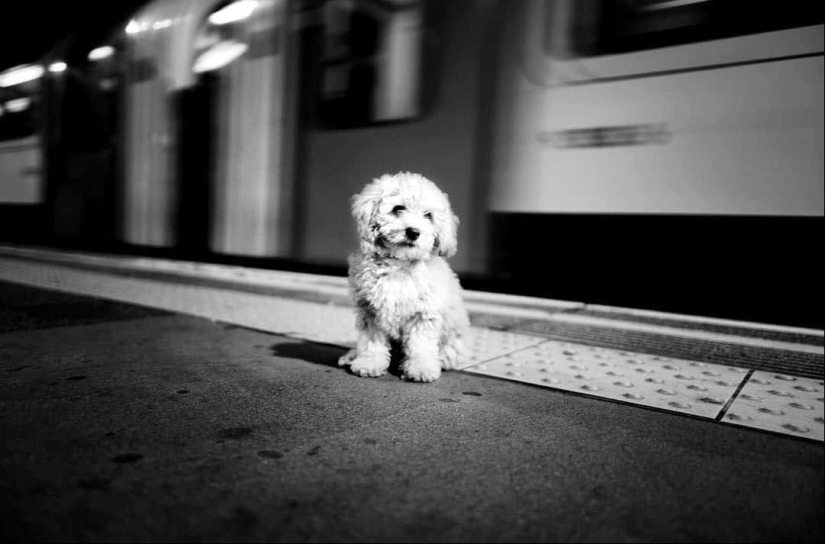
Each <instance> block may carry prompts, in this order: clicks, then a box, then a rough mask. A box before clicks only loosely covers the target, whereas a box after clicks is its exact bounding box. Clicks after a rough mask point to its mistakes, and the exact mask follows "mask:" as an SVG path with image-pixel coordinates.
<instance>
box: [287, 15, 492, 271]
mask: <svg viewBox="0 0 825 544" xmlns="http://www.w3.org/2000/svg"><path fill="white" fill-rule="evenodd" d="M491 6H492V3H491V2H475V1H459V0H451V1H450V2H440V1H423V0H391V1H383V2H375V1H370V0H329V1H315V2H306V3H304V8H305V12H304V13H303V14H302V21H303V28H304V31H303V40H302V63H301V66H302V68H303V69H304V77H302V82H301V95H302V97H304V99H305V103H304V107H303V108H302V111H303V115H302V119H301V140H300V141H301V151H300V167H299V180H300V184H299V193H298V201H297V202H298V206H299V210H300V213H299V218H300V228H299V232H297V233H296V234H297V240H298V242H297V247H296V249H297V252H296V253H297V256H298V257H299V258H300V259H301V260H302V261H304V262H309V263H313V264H321V265H332V266H341V265H343V264H345V263H346V256H347V254H348V253H349V252H350V251H351V250H352V249H353V248H354V247H355V246H356V243H355V237H354V232H355V229H354V226H353V225H352V222H351V219H350V214H349V207H350V205H349V198H350V196H351V195H353V194H354V193H356V192H358V191H359V190H360V189H361V188H362V187H363V185H364V184H366V183H367V182H369V181H371V180H372V179H373V178H376V177H379V176H380V175H382V174H385V173H395V172H398V171H414V172H418V173H421V174H423V175H424V176H426V177H428V178H430V179H432V180H433V181H435V182H436V183H437V184H438V185H439V186H440V187H441V188H442V189H443V190H444V191H445V192H447V193H448V194H449V196H450V201H451V204H452V206H453V208H454V210H455V211H456V213H457V214H458V216H459V217H460V219H461V227H460V233H459V251H458V254H457V255H456V256H455V257H454V258H453V261H452V262H453V265H454V267H455V268H456V269H457V270H459V271H460V272H472V271H479V270H480V268H481V267H482V266H483V257H482V253H483V251H484V248H485V243H486V238H485V236H486V234H485V231H484V226H485V212H484V210H483V206H482V205H480V204H483V194H484V189H485V188H484V183H483V181H482V177H483V175H482V174H480V172H479V160H480V156H479V154H480V153H483V150H480V149H479V141H480V140H481V139H482V136H483V116H482V109H483V108H484V106H485V99H486V98H487V96H486V92H487V89H488V86H486V85H484V84H483V83H482V81H483V78H484V76H485V75H487V72H486V68H487V67H488V65H489V62H490V60H491V59H489V58H485V56H484V53H485V51H486V47H485V38H487V37H488V36H487V34H486V32H487V30H488V23H489V21H490V15H491Z"/></svg>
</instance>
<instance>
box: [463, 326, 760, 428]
mask: <svg viewBox="0 0 825 544" xmlns="http://www.w3.org/2000/svg"><path fill="white" fill-rule="evenodd" d="M574 356H575V362H571V361H570V359H571V357H574ZM508 365H517V366H518V370H519V371H518V373H517V374H516V373H514V372H513V366H508ZM465 370H466V371H467V372H471V373H474V374H483V375H487V376H495V377H499V378H504V379H508V380H514V381H520V382H525V383H532V384H535V385H540V386H543V387H549V388H552V389H563V390H565V391H573V392H576V393H580V394H584V395H589V396H594V397H600V398H608V399H612V400H617V401H621V402H626V403H633V404H639V405H643V406H650V407H655V408H659V409H662V410H668V411H672V412H681V413H687V414H691V415H695V416H698V417H704V418H708V419H714V418H716V417H717V416H718V415H719V413H720V411H721V409H722V408H723V406H724V405H725V404H726V403H727V402H728V401H729V400H730V398H731V397H732V395H733V393H734V392H735V391H736V388H737V387H738V386H739V384H740V383H741V382H742V380H743V379H744V378H745V376H746V374H745V373H743V372H741V369H739V368H733V367H728V366H724V365H715V364H711V363H704V362H701V361H688V360H682V359H672V358H667V357H660V356H656V355H646V354H640V353H631V352H627V351H619V350H612V349H609V348H596V347H591V346H586V345H579V344H571V343H569V342H557V341H555V340H546V341H544V342H541V343H539V344H535V345H532V346H529V347H525V348H524V349H521V350H519V351H515V352H513V353H509V354H508V355H507V356H506V357H496V358H489V359H488V360H487V361H486V362H485V363H484V365H483V366H482V365H473V366H469V367H467V368H465ZM508 373H509V374H508Z"/></svg>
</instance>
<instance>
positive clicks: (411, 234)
mask: <svg viewBox="0 0 825 544" xmlns="http://www.w3.org/2000/svg"><path fill="white" fill-rule="evenodd" d="M420 235H421V231H420V230H418V229H414V228H412V227H407V238H409V239H410V240H418V237H419V236H420Z"/></svg>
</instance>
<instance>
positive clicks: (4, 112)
mask: <svg viewBox="0 0 825 544" xmlns="http://www.w3.org/2000/svg"><path fill="white" fill-rule="evenodd" d="M42 74H43V70H42V67H40V66H26V67H19V68H15V69H12V70H7V71H6V72H4V73H3V74H2V80H0V141H8V140H19V139H22V138H27V137H29V136H34V135H36V134H37V132H38V129H39V127H38V122H39V115H40V102H39V100H40V92H39V89H40V78H41V76H42Z"/></svg>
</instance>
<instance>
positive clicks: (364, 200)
mask: <svg viewBox="0 0 825 544" xmlns="http://www.w3.org/2000/svg"><path fill="white" fill-rule="evenodd" d="M379 202H381V188H380V187H379V186H378V184H377V183H370V184H369V185H367V186H366V187H364V189H363V190H362V191H361V192H360V193H358V194H356V195H353V196H352V198H351V199H350V204H351V205H352V217H353V218H355V224H356V226H357V228H358V237H359V238H361V242H362V245H363V244H364V243H367V244H368V245H370V246H371V245H372V244H374V243H375V236H376V225H375V215H376V213H377V211H378V204H379Z"/></svg>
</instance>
